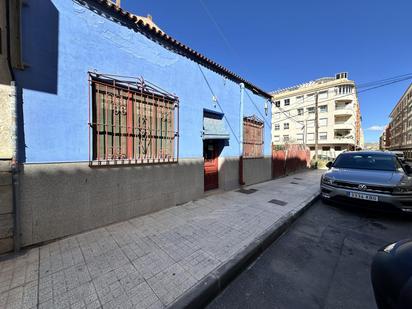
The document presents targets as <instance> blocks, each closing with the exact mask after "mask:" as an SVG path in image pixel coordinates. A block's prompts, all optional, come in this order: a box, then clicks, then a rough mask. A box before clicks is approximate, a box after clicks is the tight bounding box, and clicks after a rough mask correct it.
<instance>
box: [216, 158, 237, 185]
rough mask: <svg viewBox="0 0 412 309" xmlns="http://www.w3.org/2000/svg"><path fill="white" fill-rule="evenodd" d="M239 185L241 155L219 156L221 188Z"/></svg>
mask: <svg viewBox="0 0 412 309" xmlns="http://www.w3.org/2000/svg"><path fill="white" fill-rule="evenodd" d="M237 187H239V157H219V189H223V190H226V191H227V190H233V189H236V188H237Z"/></svg>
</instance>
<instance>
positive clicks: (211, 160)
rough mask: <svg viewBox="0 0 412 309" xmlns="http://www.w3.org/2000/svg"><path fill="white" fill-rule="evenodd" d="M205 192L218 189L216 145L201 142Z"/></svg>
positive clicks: (211, 142)
mask: <svg viewBox="0 0 412 309" xmlns="http://www.w3.org/2000/svg"><path fill="white" fill-rule="evenodd" d="M203 158H204V160H205V163H204V174H205V176H204V177H205V191H206V190H211V189H216V188H218V187H219V173H218V155H217V144H216V143H215V142H213V141H208V140H205V141H204V142H203Z"/></svg>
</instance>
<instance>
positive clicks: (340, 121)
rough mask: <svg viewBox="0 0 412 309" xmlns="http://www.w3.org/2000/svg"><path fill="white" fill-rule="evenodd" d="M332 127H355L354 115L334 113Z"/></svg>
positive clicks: (343, 128) (342, 128)
mask: <svg viewBox="0 0 412 309" xmlns="http://www.w3.org/2000/svg"><path fill="white" fill-rule="evenodd" d="M333 128H334V129H340V130H345V129H346V130H351V129H354V128H355V122H354V117H352V115H336V116H335V124H334V126H333Z"/></svg>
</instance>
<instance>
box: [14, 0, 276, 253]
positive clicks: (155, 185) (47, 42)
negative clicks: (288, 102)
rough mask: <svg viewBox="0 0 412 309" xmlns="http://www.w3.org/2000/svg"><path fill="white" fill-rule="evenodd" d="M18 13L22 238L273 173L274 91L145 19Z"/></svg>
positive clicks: (83, 9)
mask: <svg viewBox="0 0 412 309" xmlns="http://www.w3.org/2000/svg"><path fill="white" fill-rule="evenodd" d="M19 19H20V27H21V38H20V46H21V55H20V56H21V62H22V64H21V67H20V68H19V69H17V68H16V67H14V69H13V72H12V73H13V74H12V75H14V78H13V79H14V81H15V90H16V93H17V95H16V104H17V106H20V108H18V109H17V113H18V117H17V127H16V132H17V133H16V135H17V146H16V147H17V149H16V160H17V161H18V162H19V166H20V169H19V173H18V179H19V181H18V187H17V188H18V194H17V207H18V210H19V213H20V231H21V233H20V234H21V240H20V242H21V245H23V246H26V245H30V244H34V243H39V242H42V241H47V240H50V239H54V238H58V237H62V236H66V235H70V234H74V233H78V232H81V231H85V230H89V229H92V228H95V227H98V226H103V225H106V224H109V223H113V222H117V221H120V220H125V219H128V218H131V217H134V216H138V215H142V214H146V213H149V212H153V211H156V210H160V209H164V208H167V207H171V206H174V205H177V204H181V203H185V202H188V201H190V200H193V199H196V198H199V197H202V196H203V195H204V192H205V191H207V190H213V189H215V190H216V189H218V190H231V189H234V188H236V187H238V186H239V185H240V184H252V183H257V182H261V181H265V180H268V179H270V178H271V159H270V155H271V137H270V136H271V128H270V124H271V117H270V113H267V111H268V105H269V106H270V104H269V99H270V95H269V94H268V93H266V92H265V91H263V90H262V89H260V88H259V87H258V86H255V85H253V84H252V83H250V82H248V81H247V80H245V79H243V78H242V77H240V76H238V75H236V74H235V73H233V72H231V71H229V70H228V69H226V68H225V67H223V66H222V65H219V64H217V63H215V62H213V61H212V60H210V59H208V58H206V57H205V56H203V55H201V54H200V53H198V52H196V51H195V50H193V49H191V48H189V47H188V46H186V45H184V44H182V43H180V42H179V41H177V40H175V39H174V38H172V37H170V36H169V35H167V34H166V33H165V32H164V31H163V30H161V29H159V27H157V26H156V25H155V24H154V23H153V21H152V20H151V18H150V17H140V16H136V15H133V14H131V13H129V12H126V11H124V10H122V9H121V8H119V7H117V6H116V5H114V4H113V3H112V2H110V1H103V0H100V1H98V0H78V1H69V0H32V1H30V2H28V3H27V4H25V5H24V6H22V8H21V14H20V17H19ZM12 56H13V55H12ZM14 56H15V55H14ZM269 110H270V109H269Z"/></svg>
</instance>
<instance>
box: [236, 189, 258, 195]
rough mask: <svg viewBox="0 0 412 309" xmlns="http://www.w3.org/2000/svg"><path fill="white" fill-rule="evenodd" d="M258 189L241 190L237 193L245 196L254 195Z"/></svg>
mask: <svg viewBox="0 0 412 309" xmlns="http://www.w3.org/2000/svg"><path fill="white" fill-rule="evenodd" d="M256 191H257V190H256V189H239V190H237V191H236V192H240V193H244V194H252V193H255V192H256Z"/></svg>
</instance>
